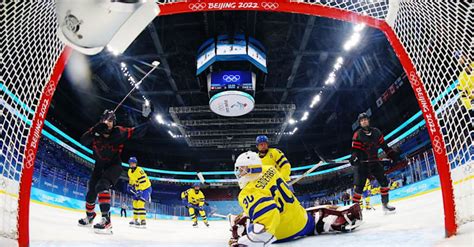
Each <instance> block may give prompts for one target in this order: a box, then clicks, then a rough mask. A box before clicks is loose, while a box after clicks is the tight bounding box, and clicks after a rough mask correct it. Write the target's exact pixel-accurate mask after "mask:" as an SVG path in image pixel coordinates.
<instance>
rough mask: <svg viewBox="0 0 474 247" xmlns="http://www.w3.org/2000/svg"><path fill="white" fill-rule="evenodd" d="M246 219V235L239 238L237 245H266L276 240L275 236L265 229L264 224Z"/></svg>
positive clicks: (251, 246)
mask: <svg viewBox="0 0 474 247" xmlns="http://www.w3.org/2000/svg"><path fill="white" fill-rule="evenodd" d="M249 222H250V220H248V221H247V235H245V236H243V237H241V238H239V240H238V241H237V243H238V244H239V245H238V246H248V247H266V246H270V245H271V244H272V243H273V242H275V241H276V238H275V236H273V235H272V234H271V233H268V232H266V231H265V226H264V225H262V224H258V223H255V224H253V223H249Z"/></svg>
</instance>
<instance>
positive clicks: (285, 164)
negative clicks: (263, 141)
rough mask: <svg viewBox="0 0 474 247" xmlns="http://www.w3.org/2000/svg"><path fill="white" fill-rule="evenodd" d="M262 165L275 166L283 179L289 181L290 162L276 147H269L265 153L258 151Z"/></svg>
mask: <svg viewBox="0 0 474 247" xmlns="http://www.w3.org/2000/svg"><path fill="white" fill-rule="evenodd" d="M259 156H260V159H261V160H262V164H263V166H271V167H275V169H277V171H278V172H279V173H280V174H281V176H282V178H283V181H285V182H289V181H290V174H291V164H290V162H289V161H288V159H287V158H286V157H285V154H284V153H283V152H282V151H280V150H279V149H276V148H269V149H268V152H267V153H266V154H265V155H263V156H262V155H261V154H260V153H259Z"/></svg>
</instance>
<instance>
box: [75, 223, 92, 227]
mask: <svg viewBox="0 0 474 247" xmlns="http://www.w3.org/2000/svg"><path fill="white" fill-rule="evenodd" d="M77 225H78V226H79V227H82V228H91V227H92V224H89V225H81V224H79V223H78V224H77Z"/></svg>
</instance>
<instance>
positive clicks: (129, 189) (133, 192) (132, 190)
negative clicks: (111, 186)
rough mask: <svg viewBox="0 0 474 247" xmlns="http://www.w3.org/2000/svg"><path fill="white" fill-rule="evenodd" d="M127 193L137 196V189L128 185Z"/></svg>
mask: <svg viewBox="0 0 474 247" xmlns="http://www.w3.org/2000/svg"><path fill="white" fill-rule="evenodd" d="M127 191H128V192H130V193H132V194H134V195H135V194H136V191H135V187H134V186H133V185H131V184H127Z"/></svg>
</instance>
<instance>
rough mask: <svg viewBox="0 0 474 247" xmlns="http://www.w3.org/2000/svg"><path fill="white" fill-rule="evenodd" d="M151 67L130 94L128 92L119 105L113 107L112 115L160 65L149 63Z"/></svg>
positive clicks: (156, 62) (154, 62)
mask: <svg viewBox="0 0 474 247" xmlns="http://www.w3.org/2000/svg"><path fill="white" fill-rule="evenodd" d="M151 64H152V65H153V67H152V68H151V70H150V71H148V73H146V74H145V76H143V77H142V79H141V80H140V81H138V82H137V83H136V84H135V85H134V87H133V88H132V89H131V90H130V92H128V94H127V95H125V97H124V98H123V99H122V101H120V103H118V105H117V106H116V107H115V109H114V113H115V112H116V111H117V109H118V108H119V107H120V106H121V105H122V104H123V102H124V101H125V100H126V99H127V98H128V96H130V94H132V93H133V91H135V89H137V87H138V86H140V84H142V82H143V80H145V78H147V77H148V76H149V75H150V74H151V72H153V71H154V70H155V69H156V68H157V67H158V65H160V62H158V61H153V63H151Z"/></svg>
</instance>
